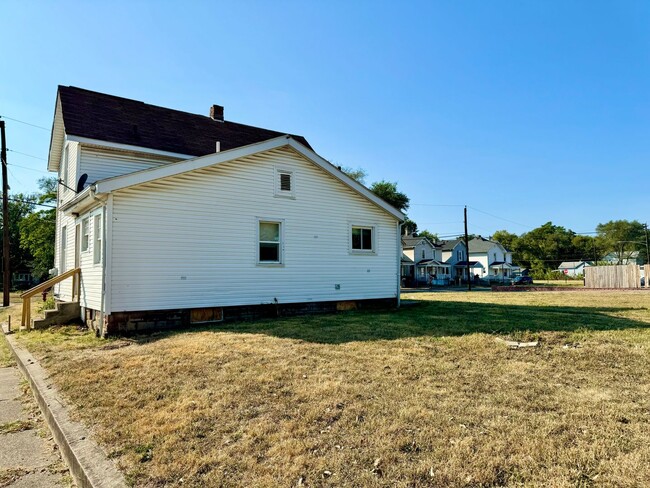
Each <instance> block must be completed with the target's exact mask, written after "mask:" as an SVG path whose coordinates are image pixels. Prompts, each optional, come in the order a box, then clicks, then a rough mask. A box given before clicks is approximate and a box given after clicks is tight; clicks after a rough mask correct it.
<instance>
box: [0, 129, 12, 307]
mask: <svg viewBox="0 0 650 488" xmlns="http://www.w3.org/2000/svg"><path fill="white" fill-rule="evenodd" d="M0 143H1V144H2V146H1V151H0V159H1V160H2V270H3V275H2V306H3V307H8V306H9V288H10V287H11V270H10V269H9V184H8V183H7V140H6V138H5V121H4V120H0Z"/></svg>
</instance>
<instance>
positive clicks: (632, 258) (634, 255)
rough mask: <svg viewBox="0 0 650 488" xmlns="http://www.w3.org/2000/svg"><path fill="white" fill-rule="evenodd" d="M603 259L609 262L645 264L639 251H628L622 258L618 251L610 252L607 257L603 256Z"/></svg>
mask: <svg viewBox="0 0 650 488" xmlns="http://www.w3.org/2000/svg"><path fill="white" fill-rule="evenodd" d="M603 261H605V262H606V263H608V264H638V265H642V264H644V263H643V258H642V257H641V255H640V253H639V251H630V252H626V253H625V254H624V255H623V256H622V257H621V258H619V254H618V253H616V252H610V253H609V254H607V255H606V256H605V257H603Z"/></svg>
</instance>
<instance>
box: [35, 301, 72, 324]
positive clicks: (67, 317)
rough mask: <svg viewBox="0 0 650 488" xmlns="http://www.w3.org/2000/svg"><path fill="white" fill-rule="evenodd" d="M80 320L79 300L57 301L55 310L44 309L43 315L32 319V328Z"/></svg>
mask: <svg viewBox="0 0 650 488" xmlns="http://www.w3.org/2000/svg"><path fill="white" fill-rule="evenodd" d="M79 320H81V307H80V306H79V302H57V303H56V310H46V311H45V317H44V318H42V319H40V320H34V324H33V326H34V329H45V328H47V327H50V326H51V325H65V324H69V323H70V322H74V321H79Z"/></svg>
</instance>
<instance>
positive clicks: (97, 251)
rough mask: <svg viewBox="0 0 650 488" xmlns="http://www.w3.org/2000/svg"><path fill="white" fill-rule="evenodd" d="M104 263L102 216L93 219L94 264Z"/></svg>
mask: <svg viewBox="0 0 650 488" xmlns="http://www.w3.org/2000/svg"><path fill="white" fill-rule="evenodd" d="M101 262H102V216H101V215H95V217H94V219H93V264H99V263H101Z"/></svg>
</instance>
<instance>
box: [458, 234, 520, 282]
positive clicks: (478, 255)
mask: <svg viewBox="0 0 650 488" xmlns="http://www.w3.org/2000/svg"><path fill="white" fill-rule="evenodd" d="M469 259H470V261H474V262H478V263H481V265H482V266H483V270H482V273H481V274H479V278H483V279H487V280H494V279H496V280H501V279H506V278H510V277H512V276H513V273H514V271H517V270H518V269H519V268H518V267H517V266H514V265H513V264H512V252H510V251H508V250H507V249H506V248H505V247H503V246H502V245H501V244H499V243H498V242H496V241H491V240H489V239H485V238H484V237H481V236H479V237H475V238H474V239H471V240H470V241H469ZM477 274H478V273H477Z"/></svg>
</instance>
